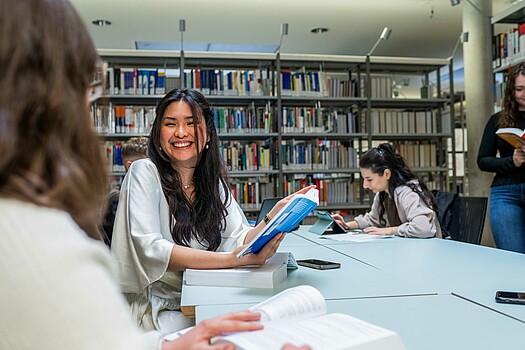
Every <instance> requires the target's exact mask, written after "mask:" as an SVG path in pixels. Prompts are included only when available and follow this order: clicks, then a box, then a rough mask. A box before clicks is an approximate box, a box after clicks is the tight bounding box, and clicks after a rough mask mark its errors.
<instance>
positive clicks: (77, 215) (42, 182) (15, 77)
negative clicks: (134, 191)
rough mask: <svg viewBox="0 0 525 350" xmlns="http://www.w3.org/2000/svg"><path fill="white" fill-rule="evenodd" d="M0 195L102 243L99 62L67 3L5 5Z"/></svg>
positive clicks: (0, 20)
mask: <svg viewBox="0 0 525 350" xmlns="http://www.w3.org/2000/svg"><path fill="white" fill-rule="evenodd" d="M0 35H1V36H2V37H1V39H0V154H1V156H0V196H2V197H9V198H17V199H19V200H22V201H27V202H31V203H34V204H36V205H40V206H45V207H51V208H57V209H60V210H64V211H66V212H68V213H69V214H70V215H71V217H72V218H73V219H74V220H75V222H76V223H77V224H78V225H79V226H80V227H81V228H82V229H83V230H84V231H85V232H86V233H87V234H88V235H89V236H91V237H93V238H97V239H99V238H100V234H99V229H98V226H99V223H100V221H101V213H102V212H103V211H102V210H101V209H103V206H104V205H103V203H104V198H105V195H106V191H107V187H106V175H105V171H104V163H103V157H102V152H101V149H100V146H99V139H98V137H97V136H96V135H95V134H94V133H93V131H92V125H91V121H90V116H89V108H88V102H87V90H88V86H89V84H90V82H91V81H92V79H93V77H94V73H95V70H96V67H97V63H98V61H99V58H98V55H97V52H96V49H95V47H94V44H93V42H92V40H91V38H90V36H89V34H88V32H87V30H86V28H85V26H84V25H83V22H82V20H81V19H80V17H79V16H78V14H77V12H76V11H75V9H74V8H73V6H72V5H71V3H70V2H69V1H68V0H24V1H0Z"/></svg>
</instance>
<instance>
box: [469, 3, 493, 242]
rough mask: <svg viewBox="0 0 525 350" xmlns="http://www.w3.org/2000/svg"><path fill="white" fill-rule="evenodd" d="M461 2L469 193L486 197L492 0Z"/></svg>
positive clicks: (486, 239) (489, 179) (487, 232)
mask: <svg viewBox="0 0 525 350" xmlns="http://www.w3.org/2000/svg"><path fill="white" fill-rule="evenodd" d="M470 1H471V2H472V3H473V4H474V5H475V6H476V7H477V8H478V9H480V10H481V12H483V14H482V13H480V11H478V10H477V9H476V8H475V7H474V6H472V4H470V3H469V2H468V1H462V2H461V6H462V7H463V32H468V35H469V36H468V42H466V43H463V59H464V69H465V98H466V104H467V118H466V124H467V145H468V155H467V174H468V189H469V195H470V196H483V197H488V196H489V193H490V184H491V182H492V178H493V177H494V174H491V173H487V172H483V171H481V170H479V168H478V165H477V156H478V150H479V144H480V142H481V135H482V134H483V130H484V128H485V124H486V122H487V120H488V119H489V117H490V116H491V115H492V113H493V103H492V99H493V96H492V95H493V90H492V85H493V80H494V79H493V74H492V46H491V45H492V44H491V43H492V24H491V22H490V16H491V15H492V1H491V0H470ZM482 244H484V245H490V246H493V245H494V240H493V238H492V233H491V232H490V225H489V221H488V216H487V220H486V221H485V231H484V233H483V240H482Z"/></svg>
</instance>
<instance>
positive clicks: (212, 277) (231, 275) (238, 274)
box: [184, 252, 289, 288]
mask: <svg viewBox="0 0 525 350" xmlns="http://www.w3.org/2000/svg"><path fill="white" fill-rule="evenodd" d="M288 259H289V253H288V252H277V253H275V254H274V256H272V257H271V258H270V259H268V261H267V262H266V264H264V265H262V266H244V267H235V268H231V269H207V270H197V269H186V271H185V272H184V281H185V283H186V284H187V285H196V286H219V287H248V288H273V287H275V286H276V285H278V284H279V283H281V282H282V281H284V280H285V279H286V277H287V276H288V267H287V265H288Z"/></svg>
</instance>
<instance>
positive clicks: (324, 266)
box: [297, 259, 341, 270]
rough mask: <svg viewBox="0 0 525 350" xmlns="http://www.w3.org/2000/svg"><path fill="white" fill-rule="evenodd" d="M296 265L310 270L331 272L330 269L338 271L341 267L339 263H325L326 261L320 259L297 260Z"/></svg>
mask: <svg viewBox="0 0 525 350" xmlns="http://www.w3.org/2000/svg"><path fill="white" fill-rule="evenodd" d="M297 265H300V266H305V267H310V268H312V269H317V270H331V269H338V268H340V267H341V263H338V262H332V261H327V260H320V259H302V260H297Z"/></svg>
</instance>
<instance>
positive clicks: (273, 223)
mask: <svg viewBox="0 0 525 350" xmlns="http://www.w3.org/2000/svg"><path fill="white" fill-rule="evenodd" d="M318 205H319V190H317V189H316V188H312V189H310V190H308V192H306V193H304V194H296V195H294V196H293V197H292V199H290V200H289V201H288V203H286V205H285V206H284V207H283V208H282V209H281V210H280V211H279V212H278V213H277V214H276V215H275V216H274V217H273V218H272V219H271V220H270V222H269V223H268V224H266V225H265V226H264V227H263V228H262V229H261V231H260V232H259V233H258V234H257V235H256V236H255V237H254V238H253V240H252V241H251V242H250V243H249V244H248V245H247V246H246V247H245V248H244V249H243V250H241V251H240V252H239V254H237V257H238V258H240V257H243V256H244V255H247V254H256V253H258V252H259V251H260V250H261V249H262V248H263V247H264V245H265V244H266V243H268V242H269V241H270V240H271V239H272V238H273V237H275V236H276V235H277V234H278V233H280V232H290V231H291V230H292V229H293V228H294V227H295V226H297V224H299V223H300V222H301V220H303V219H304V218H305V216H306V215H308V214H309V213H310V212H311V211H312V210H314V209H315V208H316V207H317V206H318Z"/></svg>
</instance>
